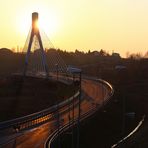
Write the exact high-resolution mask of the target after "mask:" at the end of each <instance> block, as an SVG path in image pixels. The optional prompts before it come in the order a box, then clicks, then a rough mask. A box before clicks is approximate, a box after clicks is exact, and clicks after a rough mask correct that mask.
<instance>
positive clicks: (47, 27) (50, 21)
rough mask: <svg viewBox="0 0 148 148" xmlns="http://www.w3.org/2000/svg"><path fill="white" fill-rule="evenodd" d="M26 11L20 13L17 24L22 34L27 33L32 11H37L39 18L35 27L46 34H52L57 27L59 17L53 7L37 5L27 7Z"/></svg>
mask: <svg viewBox="0 0 148 148" xmlns="http://www.w3.org/2000/svg"><path fill="white" fill-rule="evenodd" d="M28 9H29V10H28V11H25V12H23V13H22V14H20V21H19V23H18V24H17V26H18V25H19V27H18V28H19V32H20V33H21V34H22V35H25V36H26V35H27V34H28V31H29V28H30V27H31V19H32V18H31V15H32V13H33V12H38V13H39V20H38V22H37V24H36V25H37V27H39V29H40V31H44V32H45V33H46V34H47V35H48V36H50V37H51V36H54V34H55V33H56V32H57V31H58V29H59V24H60V23H59V17H58V14H57V13H56V12H55V10H54V9H47V8H46V7H45V6H42V5H40V6H38V7H35V9H32V8H28Z"/></svg>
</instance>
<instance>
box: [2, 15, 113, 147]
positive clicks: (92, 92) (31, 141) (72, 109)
mask: <svg viewBox="0 0 148 148" xmlns="http://www.w3.org/2000/svg"><path fill="white" fill-rule="evenodd" d="M37 22H38V13H36V12H35V13H33V14H32V26H31V29H30V31H29V34H28V37H27V40H26V43H25V46H24V49H23V52H24V53H25V54H26V57H25V64H24V67H23V68H22V70H21V71H19V72H18V74H19V75H21V76H22V78H23V79H24V78H25V77H30V76H31V77H40V78H44V79H55V80H57V81H60V80H63V81H64V82H71V83H73V82H74V81H75V80H76V79H77V80H78V81H79V86H78V87H79V89H78V90H77V91H75V92H74V94H73V96H72V97H70V98H66V100H64V101H63V102H60V103H57V104H56V105H54V106H52V107H50V108H47V109H45V110H42V111H40V112H37V113H34V114H30V115H28V116H24V117H21V118H17V119H13V120H9V121H5V122H1V123H0V147H23V148H25V147H26V148H29V147H30V148H36V147H52V142H53V140H54V139H55V138H56V137H59V136H60V134H61V133H63V132H65V131H66V130H68V129H69V131H70V133H71V134H72V146H71V147H72V148H79V142H80V141H79V137H80V121H82V120H84V119H86V118H87V117H89V116H91V115H92V114H93V113H95V112H96V111H97V110H98V109H100V108H101V107H103V105H104V104H105V103H107V102H108V101H109V99H110V97H111V96H112V94H113V89H112V87H111V85H109V84H108V83H107V82H105V81H102V80H98V79H93V78H90V77H82V79H81V70H80V69H78V68H74V67H68V66H67V65H66V64H65V62H64V61H63V59H62V58H61V57H60V55H59V54H58V53H57V52H56V50H54V46H53V44H52V43H51V41H50V40H49V39H48V38H47V36H46V34H45V33H44V32H42V31H40V30H39V28H38V25H37ZM48 49H50V50H48ZM22 82H23V81H22ZM75 125H76V128H77V137H75V138H76V139H77V140H76V141H77V142H76V143H74V134H73V127H74V126H75ZM59 148H60V143H59Z"/></svg>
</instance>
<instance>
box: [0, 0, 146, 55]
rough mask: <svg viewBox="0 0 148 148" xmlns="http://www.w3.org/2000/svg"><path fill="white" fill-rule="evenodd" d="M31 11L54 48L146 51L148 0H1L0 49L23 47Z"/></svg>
mask: <svg viewBox="0 0 148 148" xmlns="http://www.w3.org/2000/svg"><path fill="white" fill-rule="evenodd" d="M34 11H37V12H38V13H39V21H40V27H42V28H43V30H44V31H45V32H46V34H47V36H48V37H49V38H50V40H51V41H52V43H53V45H54V47H56V48H60V49H63V50H67V51H74V50H75V49H78V50H82V51H84V52H87V51H88V50H91V51H93V50H100V49H104V50H106V51H108V52H109V53H112V52H118V53H120V54H121V56H123V57H125V56H126V54H127V52H128V53H143V54H144V53H145V52H146V51H148V0H0V48H2V47H7V48H14V47H17V46H19V47H23V46H24V44H25V41H26V38H27V34H28V32H29V28H30V26H31V14H32V12H34Z"/></svg>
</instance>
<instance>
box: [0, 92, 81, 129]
mask: <svg viewBox="0 0 148 148" xmlns="http://www.w3.org/2000/svg"><path fill="white" fill-rule="evenodd" d="M79 93H80V92H79V91H78V92H77V93H75V94H74V96H72V97H70V98H69V99H67V100H65V101H63V102H61V103H59V104H58V105H57V104H56V105H54V106H52V107H50V108H47V109H44V110H42V111H39V112H36V113H33V114H30V115H27V116H24V117H20V118H16V119H12V120H8V121H4V122H0V130H3V129H6V128H18V129H20V128H21V129H23V128H28V127H30V126H32V125H35V124H40V123H41V122H44V120H49V119H50V118H52V115H50V114H52V113H53V112H55V111H56V110H57V109H60V108H62V107H64V106H66V105H67V104H69V103H72V101H73V99H75V98H77V97H78V95H79ZM40 118H42V120H41V121H38V120H40ZM44 118H46V119H44ZM27 123H28V124H27ZM21 125H22V126H21ZM20 126H21V127H20Z"/></svg>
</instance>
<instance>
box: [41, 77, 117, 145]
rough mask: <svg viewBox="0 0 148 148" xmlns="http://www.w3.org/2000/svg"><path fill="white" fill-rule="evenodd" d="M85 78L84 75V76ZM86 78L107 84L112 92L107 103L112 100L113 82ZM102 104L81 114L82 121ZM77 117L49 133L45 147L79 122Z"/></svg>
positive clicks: (106, 99)
mask: <svg viewBox="0 0 148 148" xmlns="http://www.w3.org/2000/svg"><path fill="white" fill-rule="evenodd" d="M83 78H84V77H83ZM85 79H89V80H94V81H95V82H100V83H102V84H104V85H106V86H107V88H108V89H109V91H110V94H109V95H108V97H107V98H105V99H104V100H105V104H106V103H107V102H108V101H109V100H110V98H111V97H112V96H113V94H114V89H113V87H112V85H111V84H109V83H108V82H107V81H105V80H102V79H94V78H93V79H92V78H85ZM101 107H102V106H99V107H98V108H97V109H96V108H93V109H91V110H89V111H87V112H86V113H84V114H83V115H81V117H80V121H82V120H84V119H86V118H88V117H90V116H91V115H93V114H94V113H95V112H96V111H97V110H99V109H100V108H101ZM77 120H78V119H77V118H76V119H75V120H74V121H73V123H72V122H71V123H70V124H69V123H67V124H65V125H64V126H61V127H60V129H59V130H56V131H55V132H54V133H52V134H51V135H49V137H48V138H47V140H46V142H45V145H44V148H52V147H51V144H52V143H53V142H54V140H55V139H56V138H57V137H58V136H59V134H62V133H64V132H65V131H66V130H68V129H69V128H70V127H72V126H74V125H76V124H77Z"/></svg>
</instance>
